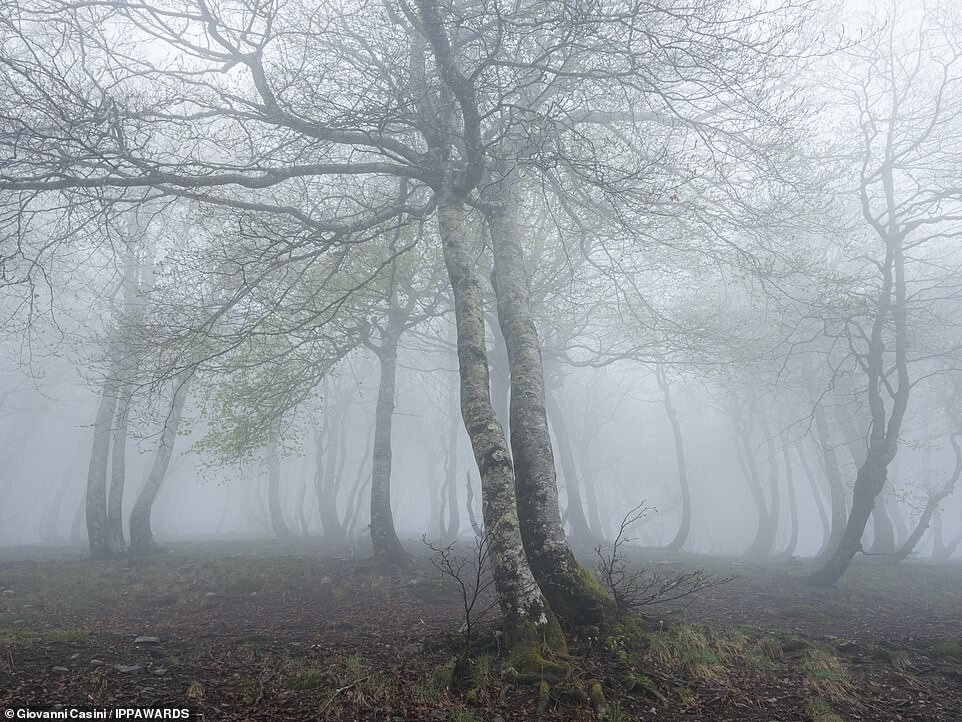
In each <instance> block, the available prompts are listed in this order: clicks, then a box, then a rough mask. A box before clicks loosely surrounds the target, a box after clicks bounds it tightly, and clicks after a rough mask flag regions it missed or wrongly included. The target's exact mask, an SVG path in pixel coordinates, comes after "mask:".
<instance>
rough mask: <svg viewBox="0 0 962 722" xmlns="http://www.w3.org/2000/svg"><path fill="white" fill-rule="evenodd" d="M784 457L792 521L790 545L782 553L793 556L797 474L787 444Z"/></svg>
mask: <svg viewBox="0 0 962 722" xmlns="http://www.w3.org/2000/svg"><path fill="white" fill-rule="evenodd" d="M782 459H783V461H784V463H785V486H786V488H787V490H788V513H789V516H790V521H791V533H790V535H789V537H788V546H787V547H785V550H784V551H783V552H782V554H783V555H784V556H786V557H792V556H794V554H795V548H796V547H797V546H798V532H799V528H798V527H799V524H798V497H797V496H796V494H795V475H794V474H793V473H792V457H791V447H790V446H788V445H787V444H786V445H784V446H782Z"/></svg>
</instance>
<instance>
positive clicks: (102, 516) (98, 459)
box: [85, 372, 117, 559]
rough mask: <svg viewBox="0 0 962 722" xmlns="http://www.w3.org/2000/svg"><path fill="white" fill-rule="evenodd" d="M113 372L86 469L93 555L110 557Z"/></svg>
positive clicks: (107, 381)
mask: <svg viewBox="0 0 962 722" xmlns="http://www.w3.org/2000/svg"><path fill="white" fill-rule="evenodd" d="M113 376H114V373H113V372H111V373H110V374H109V375H108V378H107V379H105V380H104V384H103V388H102V390H101V393H100V403H99V405H98V407H97V417H96V420H95V421H94V438H93V445H92V448H91V451H90V466H89V467H88V469H87V496H86V508H85V513H86V518H87V543H88V544H89V546H90V554H91V556H92V557H93V558H94V559H109V558H110V556H111V547H110V542H109V530H108V527H107V475H108V470H109V466H110V438H111V434H112V432H113V428H112V427H113V420H114V412H115V410H116V408H117V382H116V381H115V380H114V378H113Z"/></svg>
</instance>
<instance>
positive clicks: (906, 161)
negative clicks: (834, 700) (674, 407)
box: [812, 3, 962, 585]
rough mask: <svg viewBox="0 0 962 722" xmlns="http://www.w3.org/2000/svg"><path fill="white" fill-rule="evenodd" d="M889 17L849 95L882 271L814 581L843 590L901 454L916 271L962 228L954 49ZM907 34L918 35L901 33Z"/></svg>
mask: <svg viewBox="0 0 962 722" xmlns="http://www.w3.org/2000/svg"><path fill="white" fill-rule="evenodd" d="M887 11H888V12H887V14H888V17H887V18H886V25H885V26H884V27H883V29H882V30H881V31H880V32H879V33H878V34H877V35H876V36H875V38H876V40H875V41H873V42H872V43H869V44H867V45H866V47H865V50H864V55H863V56H862V57H861V58H859V60H860V61H861V62H860V65H859V66H858V69H859V71H860V73H859V74H858V75H856V77H857V78H858V80H857V84H856V85H855V87H854V88H853V89H852V92H851V94H850V97H851V99H852V102H853V103H854V107H855V109H856V110H857V121H856V122H857V128H858V132H859V134H860V139H859V140H860V150H859V153H858V167H859V177H858V199H859V206H860V210H861V217H862V219H863V221H864V223H865V225H866V227H867V228H868V230H869V232H870V233H871V234H872V236H873V237H874V240H875V241H876V248H877V249H878V250H877V252H874V253H872V254H871V255H870V256H869V258H870V259H871V263H872V264H873V265H874V267H875V269H876V272H877V283H876V285H875V288H874V292H875V297H874V299H872V300H871V302H869V303H866V307H865V313H864V316H862V317H859V318H850V319H849V320H847V321H846V322H845V323H844V332H845V338H846V340H847V342H848V343H849V344H850V348H851V352H852V354H853V356H854V358H855V359H856V360H857V362H858V367H859V369H860V372H861V374H862V376H863V378H864V382H865V384H866V386H865V394H866V400H867V406H868V410H869V414H870V417H871V418H870V423H869V430H868V438H867V448H866V451H865V457H864V460H863V461H862V463H861V464H860V465H859V467H858V471H857V473H856V478H855V486H854V490H853V496H852V506H851V509H850V511H849V516H848V521H847V523H846V526H845V530H844V532H843V534H842V536H841V538H840V540H839V544H838V546H837V547H836V549H835V550H834V552H833V553H832V554H831V556H830V557H828V558H827V559H826V561H825V563H824V565H823V566H822V567H821V568H820V569H819V570H818V571H817V572H815V573H814V574H813V576H812V579H813V581H814V582H815V583H816V584H820V585H831V584H834V583H835V582H837V581H838V580H839V579H840V578H841V577H842V575H843V574H844V573H845V570H846V569H847V568H848V565H849V563H850V562H851V560H852V558H853V557H854V556H855V555H856V554H857V553H858V552H860V551H862V534H863V532H864V530H865V526H866V523H867V522H868V519H869V517H870V515H871V514H872V510H873V508H874V506H875V502H876V499H877V497H878V496H879V494H881V492H882V490H883V488H884V487H885V483H886V479H887V471H888V467H889V465H890V464H891V462H892V460H893V459H894V458H895V455H896V453H897V451H898V445H899V435H900V433H901V431H902V424H903V421H904V419H905V414H906V411H907V409H908V403H909V398H910V394H911V390H912V387H913V380H912V374H911V370H910V369H911V364H912V362H913V349H912V345H913V341H915V340H916V338H917V333H918V331H917V325H918V324H919V323H920V322H921V319H922V317H924V316H925V315H930V314H931V313H932V312H933V311H934V310H935V306H934V305H933V299H937V298H938V295H939V292H938V291H937V290H936V288H937V285H936V286H935V287H933V285H932V284H931V282H930V281H929V280H928V279H927V278H926V275H925V274H919V273H913V267H917V265H918V264H920V263H927V256H928V254H939V249H938V247H939V245H940V244H942V243H944V242H946V241H948V240H950V239H952V238H954V237H956V236H957V231H955V230H953V226H952V224H953V223H954V222H957V221H958V220H959V219H962V189H960V188H959V186H958V180H957V174H956V172H955V170H954V169H955V168H957V167H958V165H959V163H960V162H962V157H960V152H962V151H960V150H959V148H960V147H962V143H960V140H962V111H960V105H959V102H958V101H959V97H960V96H959V92H960V90H962V85H960V83H962V75H960V74H959V69H960V63H962V55H960V53H959V52H958V47H959V46H958V44H956V43H951V42H947V41H948V40H949V35H948V34H947V30H950V29H948V28H946V26H945V25H943V24H941V23H940V19H939V18H938V17H937V16H935V15H934V14H928V13H926V12H924V11H922V10H917V9H909V8H904V7H901V6H900V5H899V4H897V3H891V4H890V5H889V6H888V8H887ZM909 27H911V28H914V29H915V31H914V32H906V33H902V32H901V29H902V28H909ZM936 305H937V304H936Z"/></svg>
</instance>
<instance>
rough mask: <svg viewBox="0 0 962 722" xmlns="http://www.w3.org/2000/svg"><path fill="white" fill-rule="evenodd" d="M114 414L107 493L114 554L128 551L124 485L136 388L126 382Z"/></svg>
mask: <svg viewBox="0 0 962 722" xmlns="http://www.w3.org/2000/svg"><path fill="white" fill-rule="evenodd" d="M122 387H123V388H122V391H121V392H120V398H119V400H118V401H117V407H116V410H115V413H114V431H113V440H112V441H111V453H110V491H109V493H108V495H107V545H108V547H109V550H110V554H111V556H118V555H120V554H123V553H124V552H125V551H126V550H127V542H126V540H125V539H124V487H125V486H126V484H127V427H128V418H129V414H130V399H131V395H132V389H130V388H129V386H128V384H127V383H122Z"/></svg>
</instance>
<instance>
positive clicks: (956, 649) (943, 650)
mask: <svg viewBox="0 0 962 722" xmlns="http://www.w3.org/2000/svg"><path fill="white" fill-rule="evenodd" d="M929 652H930V653H931V655H932V656H933V657H937V658H938V659H944V660H946V661H950V662H962V645H960V644H959V643H958V642H956V641H955V640H953V639H937V640H935V641H933V642H932V643H931V644H930V645H929Z"/></svg>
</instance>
